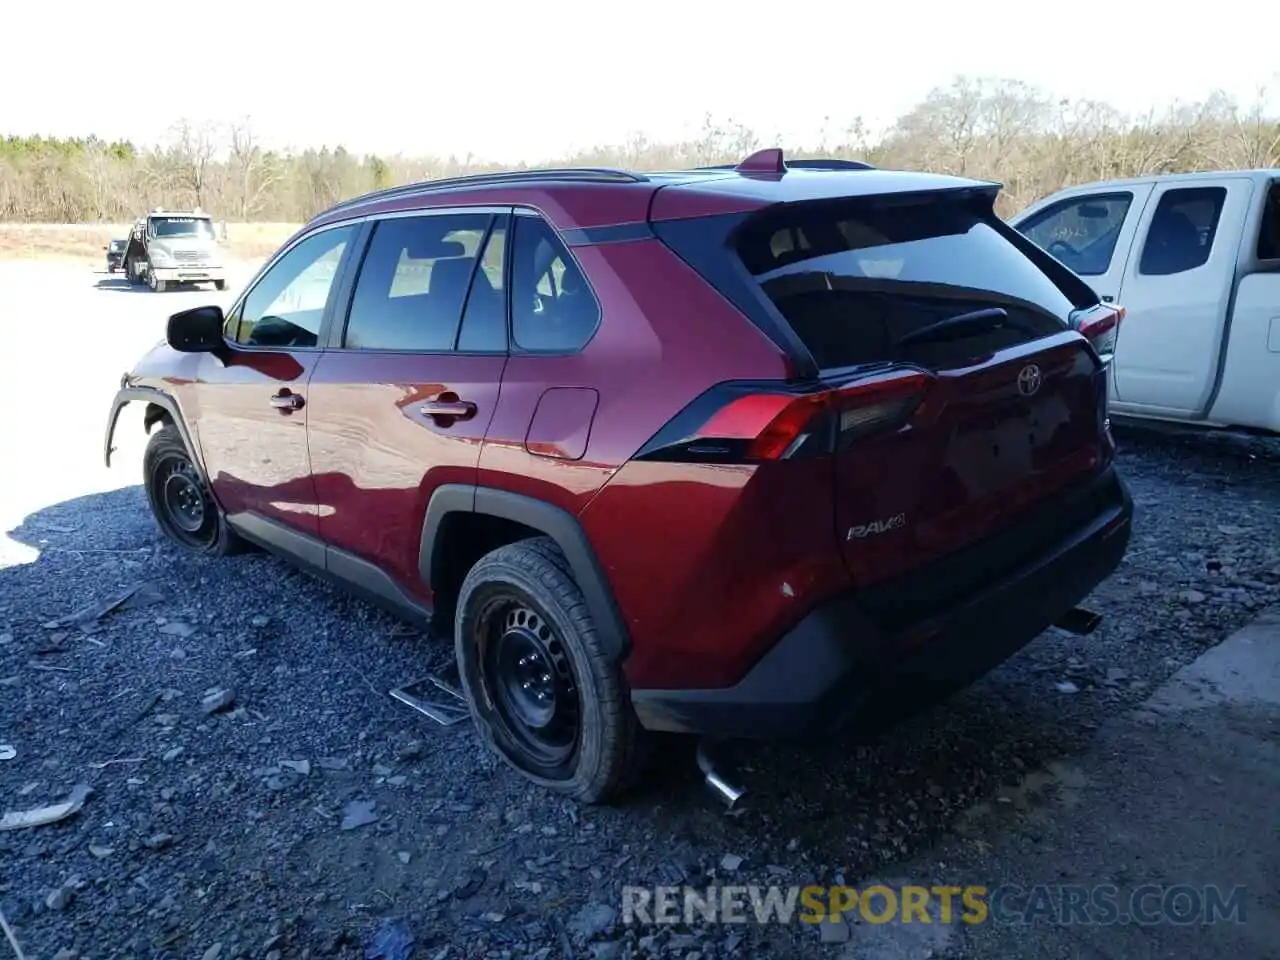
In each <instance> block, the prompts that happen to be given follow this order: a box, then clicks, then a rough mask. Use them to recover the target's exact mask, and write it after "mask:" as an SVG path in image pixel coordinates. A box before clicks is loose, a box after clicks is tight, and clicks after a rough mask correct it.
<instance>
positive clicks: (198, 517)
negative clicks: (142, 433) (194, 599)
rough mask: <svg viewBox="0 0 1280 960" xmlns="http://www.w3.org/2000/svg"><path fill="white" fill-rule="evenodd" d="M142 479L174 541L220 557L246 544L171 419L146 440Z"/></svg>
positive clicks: (157, 515)
mask: <svg viewBox="0 0 1280 960" xmlns="http://www.w3.org/2000/svg"><path fill="white" fill-rule="evenodd" d="M143 482H144V485H145V486H146V490H147V500H148V501H149V502H150V504H151V512H152V514H153V515H154V516H155V518H156V523H157V524H159V526H160V529H161V531H162V532H163V533H164V534H165V536H167V537H168V538H169V539H170V540H172V541H173V542H174V543H177V544H178V545H179V546H182V547H185V548H186V549H187V550H190V551H192V552H194V553H213V554H219V555H221V554H228V553H234V552H236V551H237V550H239V549H240V548H241V547H242V546H243V543H242V541H241V540H240V538H239V537H238V536H237V535H236V534H235V533H234V531H232V530H231V528H230V527H228V526H227V523H226V520H225V518H224V517H223V516H222V511H221V510H220V509H219V507H218V504H217V502H216V501H215V500H214V499H213V496H212V494H211V493H210V492H209V488H208V486H207V485H206V484H205V482H204V478H203V477H202V476H201V474H200V471H199V469H198V468H197V467H196V465H195V463H194V462H193V461H192V459H191V454H190V453H189V452H188V450H187V445H186V444H185V443H184V442H183V439H182V434H181V433H179V432H178V428H177V427H175V426H174V425H173V424H171V423H165V424H164V425H163V426H161V427H160V429H159V430H157V431H156V432H155V433H154V434H152V437H151V440H150V441H149V442H148V443H147V452H146V454H145V455H144V457H143Z"/></svg>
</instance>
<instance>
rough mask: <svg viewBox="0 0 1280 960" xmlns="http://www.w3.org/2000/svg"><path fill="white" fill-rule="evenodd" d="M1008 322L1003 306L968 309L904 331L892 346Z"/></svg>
mask: <svg viewBox="0 0 1280 960" xmlns="http://www.w3.org/2000/svg"><path fill="white" fill-rule="evenodd" d="M1008 322H1009V311H1008V310H1006V309H1005V308H1004V307H984V308H983V309H981V310H970V311H969V312H968V313H961V314H957V315H956V316H954V317H947V319H945V320H939V321H938V322H937V323H931V324H929V325H928V326H924V327H920V328H919V329H916V330H912V331H911V332H910V333H905V334H903V335H902V336H901V337H899V338H898V340H897V342H896V343H895V344H894V346H898V347H901V346H906V345H907V344H911V343H922V342H924V341H926V340H944V339H946V337H947V335H949V334H953V333H955V334H959V333H967V332H973V333H977V332H980V331H983V330H998V329H1000V328H1001V327H1003V326H1005V324H1007V323H1008Z"/></svg>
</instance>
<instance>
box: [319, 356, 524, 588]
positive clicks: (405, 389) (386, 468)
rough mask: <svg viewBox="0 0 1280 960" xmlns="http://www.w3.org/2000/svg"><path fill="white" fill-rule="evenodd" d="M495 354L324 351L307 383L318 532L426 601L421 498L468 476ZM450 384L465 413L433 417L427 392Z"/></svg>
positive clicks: (495, 374)
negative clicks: (466, 406)
mask: <svg viewBox="0 0 1280 960" xmlns="http://www.w3.org/2000/svg"><path fill="white" fill-rule="evenodd" d="M505 362H506V358H505V357H502V356H449V355H422V354H408V353H395V352H391V351H372V352H363V351H355V350H352V351H330V352H327V353H325V354H324V355H323V357H322V358H321V359H320V361H319V362H318V363H317V364H316V367H315V371H314V373H313V374H312V377H311V381H310V383H309V385H308V389H307V407H306V409H307V410H308V412H309V413H308V415H309V420H308V446H309V448H310V454H311V469H312V471H313V472H314V474H315V478H316V480H315V492H316V502H317V504H318V513H319V535H320V539H322V540H324V541H325V542H326V543H328V544H332V545H333V546H335V547H339V548H340V549H343V550H346V551H348V552H350V553H352V554H354V555H355V556H357V557H360V558H361V559H364V560H368V561H370V562H371V563H374V564H376V565H377V566H378V567H379V568H381V569H382V570H383V571H385V572H386V573H387V574H389V575H390V576H391V577H392V578H393V579H394V580H395V581H396V582H397V583H398V584H399V585H400V587H401V589H403V590H406V591H407V592H409V593H410V594H413V595H415V596H417V597H419V598H420V599H422V600H423V601H425V602H427V603H430V601H431V593H430V588H429V586H428V585H427V584H425V583H423V581H422V577H421V576H420V575H419V572H418V560H419V558H418V552H419V551H418V546H419V540H420V537H421V534H422V523H423V518H424V516H425V515H426V510H427V502H428V501H429V500H430V499H431V495H432V493H434V492H435V491H436V489H437V488H438V487H440V486H441V485H442V484H446V483H470V484H474V483H475V482H476V478H477V470H478V466H479V462H480V448H481V442H482V441H483V440H484V437H485V434H486V432H487V431H488V429H489V425H490V423H491V421H492V419H493V417H494V414H495V412H496V410H497V407H498V394H499V387H500V384H501V383H502V368H503V365H504V364H505ZM445 393H453V394H455V395H456V396H457V397H458V398H460V399H462V400H465V401H470V402H471V403H474V404H475V405H476V414H475V416H474V417H472V418H470V419H467V420H458V421H454V422H449V421H448V420H443V419H441V420H439V421H438V420H436V419H433V418H432V417H430V416H426V415H424V414H423V413H422V407H423V405H424V404H425V403H427V402H428V401H431V400H434V399H436V398H438V397H439V396H440V395H441V394H445Z"/></svg>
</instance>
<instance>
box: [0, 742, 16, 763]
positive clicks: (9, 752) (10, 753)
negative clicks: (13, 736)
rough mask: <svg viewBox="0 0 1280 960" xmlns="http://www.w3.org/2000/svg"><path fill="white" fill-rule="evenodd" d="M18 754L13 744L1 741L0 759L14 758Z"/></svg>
mask: <svg viewBox="0 0 1280 960" xmlns="http://www.w3.org/2000/svg"><path fill="white" fill-rule="evenodd" d="M17 755H18V751H17V748H16V747H14V746H13V744H11V743H0V760H12V759H13V758H14V757H16V756H17Z"/></svg>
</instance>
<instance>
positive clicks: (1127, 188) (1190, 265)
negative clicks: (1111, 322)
mask: <svg viewBox="0 0 1280 960" xmlns="http://www.w3.org/2000/svg"><path fill="white" fill-rule="evenodd" d="M1010 224H1011V225H1012V226H1013V227H1014V228H1016V229H1017V230H1019V231H1020V232H1021V233H1023V234H1024V235H1025V236H1027V237H1028V238H1029V239H1030V240H1032V241H1033V242H1034V243H1036V244H1037V245H1038V246H1040V247H1043V248H1044V249H1045V250H1046V251H1048V252H1049V253H1050V254H1052V255H1053V256H1054V257H1056V258H1057V259H1058V260H1060V261H1061V262H1062V263H1063V264H1065V265H1066V266H1068V267H1070V268H1071V269H1072V270H1074V271H1075V272H1076V273H1077V274H1078V275H1079V276H1080V277H1081V278H1083V279H1084V281H1085V282H1086V283H1087V284H1089V285H1090V286H1091V287H1093V289H1094V290H1095V291H1096V292H1097V294H1098V296H1099V297H1100V298H1101V299H1102V300H1103V301H1105V302H1107V303H1112V304H1116V305H1123V307H1124V310H1123V312H1121V313H1120V322H1119V324H1118V327H1116V328H1115V329H1113V330H1111V331H1106V332H1105V335H1106V337H1107V338H1109V339H1110V341H1111V342H1110V343H1107V344H1106V345H1105V347H1104V348H1103V349H1100V351H1099V352H1101V353H1107V352H1113V356H1112V360H1111V384H1110V385H1111V402H1110V409H1111V412H1112V413H1113V414H1117V415H1120V416H1128V417H1142V418H1149V419H1157V420H1170V421H1178V422H1182V423H1189V424H1197V425H1200V426H1213V427H1232V428H1243V429H1246V430H1260V431H1267V432H1280V169H1273V170H1246V171H1239V172H1228V173H1189V174H1174V175H1165V176H1151V177H1143V178H1139V179H1134V180H1113V181H1108V182H1103V183H1088V184H1083V185H1081V186H1076V187H1071V188H1069V189H1066V190H1061V191H1059V192H1058V193H1055V194H1052V195H1051V196H1048V197H1045V198H1044V199H1043V200H1040V201H1039V202H1037V203H1035V204H1033V205H1031V206H1030V207H1027V208H1026V209H1025V210H1023V211H1021V212H1020V213H1018V214H1017V215H1016V216H1015V217H1013V218H1012V219H1011V220H1010ZM1086 336H1090V334H1089V333H1086ZM1091 338H1092V337H1091Z"/></svg>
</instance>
